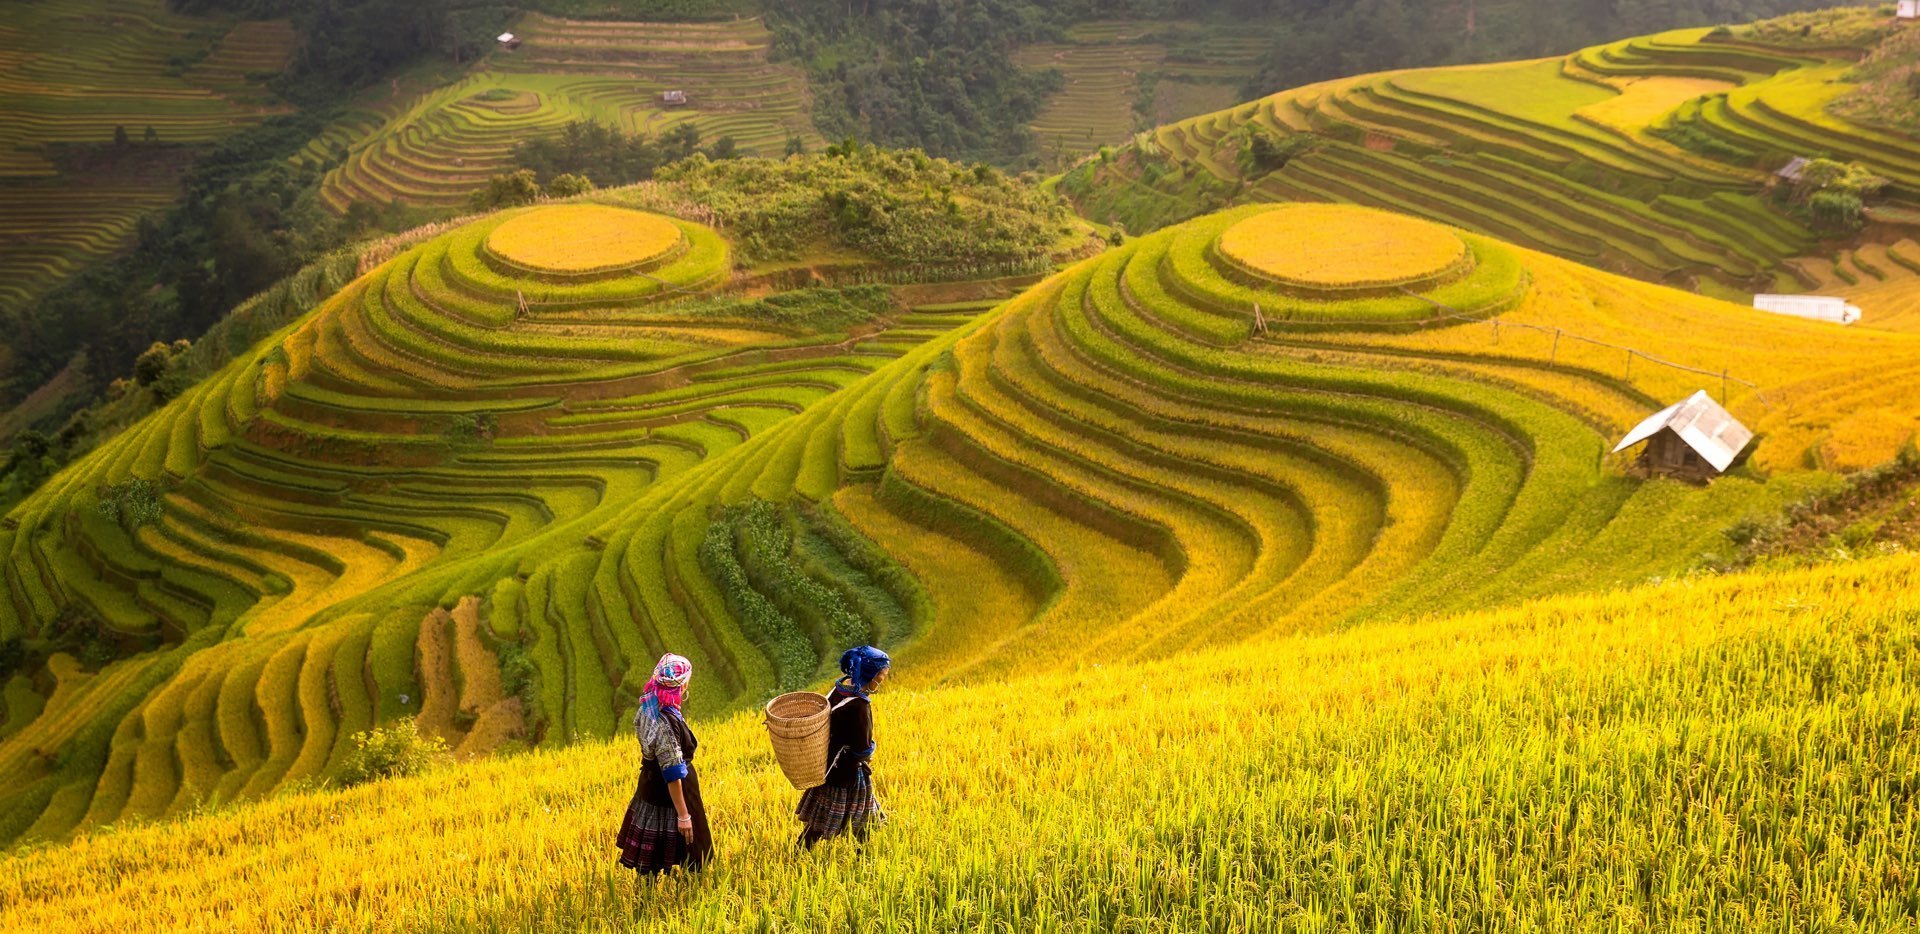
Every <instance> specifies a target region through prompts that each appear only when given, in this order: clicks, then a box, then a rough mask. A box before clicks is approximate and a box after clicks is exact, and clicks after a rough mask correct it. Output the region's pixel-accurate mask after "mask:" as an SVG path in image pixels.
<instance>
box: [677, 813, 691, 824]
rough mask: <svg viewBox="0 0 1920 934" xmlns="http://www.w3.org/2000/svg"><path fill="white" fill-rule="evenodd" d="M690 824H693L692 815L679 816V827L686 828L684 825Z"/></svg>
mask: <svg viewBox="0 0 1920 934" xmlns="http://www.w3.org/2000/svg"><path fill="white" fill-rule="evenodd" d="M691 823H693V815H692V814H682V815H680V824H681V826H686V825H688V824H691Z"/></svg>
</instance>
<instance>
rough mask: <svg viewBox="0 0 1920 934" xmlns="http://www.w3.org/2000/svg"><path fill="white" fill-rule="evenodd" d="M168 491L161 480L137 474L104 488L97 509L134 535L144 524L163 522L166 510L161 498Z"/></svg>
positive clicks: (110, 520)
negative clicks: (161, 519)
mask: <svg viewBox="0 0 1920 934" xmlns="http://www.w3.org/2000/svg"><path fill="white" fill-rule="evenodd" d="M164 493H165V490H164V489H163V488H162V487H161V486H160V484H159V483H158V482H157V481H153V480H148V479H146V478H144V477H134V478H132V479H130V480H127V481H126V482H124V483H116V484H113V485H112V486H109V487H106V488H104V489H102V490H101V491H100V501H99V502H98V503H96V504H95V505H94V509H96V510H98V511H99V513H100V515H101V516H102V517H103V518H105V519H106V520H107V521H109V522H117V523H119V524H120V527H121V528H123V529H126V530H127V532H128V534H132V533H133V532H134V531H135V530H137V529H139V528H140V527H141V526H143V525H147V524H149V523H153V522H158V521H160V514H161V513H162V512H163V511H164V509H165V504H164V503H163V502H162V501H161V497H162V496H163V495H164Z"/></svg>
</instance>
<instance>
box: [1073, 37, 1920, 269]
mask: <svg viewBox="0 0 1920 934" xmlns="http://www.w3.org/2000/svg"><path fill="white" fill-rule="evenodd" d="M1830 54H1833V55H1835V56H1838V55H1839V53H1838V52H1833V53H1830ZM1848 67H1849V62H1847V61H1845V60H1842V59H1840V58H1838V57H1834V58H1826V57H1821V55H1820V53H1817V52H1810V51H1807V50H1803V49H1798V48H1786V47H1776V46H1768V45H1764V44H1762V43H1761V42H1760V41H1759V40H1757V39H1748V40H1738V41H1733V40H1726V39H1720V38H1716V37H1713V36H1711V35H1710V34H1709V32H1708V30H1705V29H1691V30H1677V31H1674V32H1669V33H1662V34H1659V35H1655V36H1646V37H1640V38H1635V39H1627V40H1622V41H1620V42H1616V43H1612V44H1609V45H1605V46H1598V47H1594V48H1590V49H1584V50H1582V51H1580V52H1576V53H1574V54H1572V55H1569V56H1567V57H1565V58H1558V59H1543V60H1539V61H1532V62H1518V63H1508V64H1499V65H1476V66H1461V67H1452V68H1439V69H1422V70H1414V71H1403V72H1389V73H1383V74H1378V75H1369V76H1364V77H1360V78H1353V79H1343V80H1339V81H1332V82H1326V83H1322V84H1317V85H1312V86H1308V87H1305V88H1299V89H1296V90H1293V91H1287V92H1283V93H1280V94H1276V95H1273V96H1271V97H1268V98H1265V99H1262V100H1259V101H1254V102H1252V103H1248V104H1244V105H1241V106H1238V107H1234V108H1230V109H1228V110H1223V111H1220V112H1218V113H1214V114H1209V115H1206V116H1201V117H1195V118H1192V119H1190V120H1186V121H1183V122H1179V123H1176V124H1172V125H1169V126H1163V127H1161V128H1159V129H1157V130H1155V131H1154V132H1153V133H1152V134H1150V135H1148V136H1144V137H1142V138H1141V139H1140V140H1139V141H1137V142H1136V143H1135V144H1133V146H1131V147H1130V148H1129V150H1128V151H1127V152H1126V153H1124V154H1123V157H1122V158H1121V159H1119V160H1117V161H1116V162H1115V164H1113V165H1111V166H1106V167H1100V166H1089V167H1086V168H1083V169H1081V170H1079V172H1080V173H1081V175H1082V176H1083V177H1081V178H1078V179H1076V178H1075V176H1073V175H1069V176H1068V180H1067V181H1068V184H1067V185H1066V186H1065V189H1064V190H1067V191H1070V192H1072V193H1073V194H1074V196H1075V197H1076V198H1077V199H1078V200H1079V202H1080V205H1081V207H1082V209H1083V210H1085V211H1087V212H1088V213H1089V214H1090V215H1091V216H1094V217H1096V218H1100V219H1108V218H1111V219H1118V220H1122V221H1124V222H1126V224H1127V226H1128V228H1129V229H1133V230H1142V229H1151V228H1152V227H1154V226H1157V225H1158V224H1162V223H1166V222H1168V221H1172V220H1179V219H1181V218H1183V217H1185V216H1189V215H1191V214H1192V213H1194V212H1196V211H1198V210H1200V209H1201V208H1200V206H1201V205H1202V204H1206V203H1215V202H1217V201H1219V200H1222V199H1224V200H1226V201H1228V202H1229V203H1235V202H1243V203H1244V202H1255V201H1321V202H1331V203H1352V204H1361V205H1370V206H1375V207H1383V208H1387V209H1390V210H1394V211H1398V212H1402V213H1406V214H1411V215H1414V216H1417V217H1424V218H1427V219H1430V220H1434V221H1438V222H1441V223H1445V224H1451V225H1458V226H1462V227H1466V228H1468V229H1471V230H1476V231H1480V232H1483V233H1487V234H1491V235H1493V236H1497V237H1500V238H1502V239H1505V240H1508V241H1511V242H1514V243H1517V244H1520V245H1523V246H1527V247H1530V248H1534V249H1539V250H1543V251H1547V252H1551V253H1553V254H1555V255H1558V256H1562V257H1567V258H1570V259H1575V260H1578V261H1580V262H1583V263H1586V264H1589V265H1595V266H1599V267H1601V268H1604V269H1608V270H1610V271H1615V272H1623V273H1627V274H1630V275H1634V276H1637V277H1640V278H1644V279H1650V280H1654V281H1660V282H1666V283H1669V284H1679V285H1691V284H1693V283H1695V282H1698V281H1699V280H1701V279H1710V280H1713V281H1714V282H1715V283H1717V284H1718V285H1719V286H1720V287H1722V288H1732V289H1737V290H1746V291H1773V290H1778V289H1779V288H1781V287H1783V283H1781V282H1779V281H1777V280H1778V279H1780V278H1781V277H1783V276H1790V275H1791V273H1792V267H1790V266H1788V265H1787V263H1786V261H1787V260H1789V259H1791V258H1795V257H1799V256H1804V255H1807V254H1810V253H1817V252H1819V247H1818V245H1817V238H1816V236H1815V234H1814V233H1813V232H1812V231H1811V230H1809V229H1807V228H1806V227H1805V226H1804V225H1803V224H1801V223H1800V222H1799V221H1797V220H1794V219H1793V218H1791V217H1789V216H1787V215H1786V214H1785V213H1784V212H1782V211H1781V210H1780V209H1779V208H1777V207H1776V206H1774V205H1772V204H1771V203H1769V201H1768V199H1767V198H1766V197H1765V195H1764V193H1763V189H1764V187H1765V183H1766V178H1767V176H1766V172H1765V171H1763V168H1764V167H1766V166H1770V165H1773V164H1777V163H1779V162H1784V161H1785V159H1786V158H1787V157H1788V156H1791V155H1803V154H1805V155H1820V154H1826V155H1831V156H1833V157H1834V158H1839V159H1844V160H1853V161H1858V162H1861V163H1863V164H1864V165H1866V166H1868V167H1870V168H1871V169H1872V170H1873V171H1875V172H1877V173H1880V174H1882V175H1885V176H1886V177H1888V178H1890V179H1893V181H1894V183H1895V184H1894V187H1893V188H1892V190H1891V191H1890V193H1889V195H1888V197H1889V199H1890V201H1891V203H1892V204H1894V205H1902V204H1910V203H1912V202H1913V201H1914V200H1915V199H1916V198H1920V175H1916V174H1915V172H1916V170H1920V163H1912V160H1914V159H1915V158H1916V157H1915V156H1914V153H1916V152H1920V143H1916V141H1914V140H1912V139H1906V138H1900V137H1898V136H1896V135H1894V134H1891V133H1890V132H1888V131H1885V130H1879V129H1872V128H1867V127H1863V126H1859V125H1856V124H1852V123H1848V122H1846V121H1844V120H1842V119H1841V118H1838V117H1835V116H1832V115H1830V114H1828V113H1826V111H1825V110H1824V107H1825V106H1826V104H1828V103H1829V102H1831V101H1833V100H1836V99H1838V98H1839V97H1841V96H1843V95H1844V94H1846V93H1847V91H1848V89H1849V88H1850V87H1851V85H1849V84H1847V83H1846V82H1845V81H1843V80H1839V79H1840V78H1841V77H1842V76H1843V75H1844V74H1845V73H1846V71H1847V68H1848ZM1248 124H1252V125H1254V126H1257V127H1260V128H1262V129H1263V130H1265V131H1267V132H1270V133H1273V134H1276V135H1279V136H1289V135H1293V134H1300V133H1310V134H1314V135H1315V136H1317V137H1319V138H1320V146H1319V148H1317V149H1315V150H1313V151H1312V152H1309V153H1307V154H1305V155H1302V156H1300V157H1298V158H1295V159H1293V160H1291V161H1290V162H1288V163H1287V164H1286V166H1285V167H1284V168H1282V169H1279V170H1277V171H1271V172H1256V173H1255V174H1253V175H1250V176H1246V177H1243V176H1242V171H1243V170H1242V168H1241V166H1240V160H1239V153H1238V147H1239V142H1238V139H1239V134H1238V133H1237V132H1236V131H1237V130H1238V129H1239V128H1240V127H1242V126H1245V125H1248ZM1676 127H1686V128H1692V130H1694V131H1697V132H1699V133H1701V134H1704V135H1705V136H1706V137H1707V138H1711V139H1714V140H1717V141H1718V142H1719V143H1720V144H1723V145H1724V146H1725V147H1727V149H1726V151H1727V152H1732V153H1739V154H1741V156H1740V158H1737V159H1732V160H1720V159H1713V158H1708V157H1707V156H1704V155H1701V154H1699V153H1696V152H1692V151H1688V150H1684V149H1681V148H1679V147H1678V146H1676V145H1674V144H1673V143H1671V142H1668V141H1667V140H1666V139H1665V138H1664V137H1663V136H1662V135H1661V134H1662V133H1663V132H1666V131H1672V130H1674V129H1675V128H1676ZM1669 135H1670V134H1669ZM1150 163H1151V164H1157V165H1159V166H1160V167H1161V170H1160V171H1159V172H1158V173H1156V174H1157V176H1158V177H1157V179H1156V180H1155V181H1153V182H1151V183H1148V182H1146V181H1144V178H1145V168H1144V167H1145V166H1146V165H1148V164H1150ZM1910 163H1912V164H1910ZM1168 169H1191V171H1185V170H1181V171H1168ZM1792 284H1793V280H1791V279H1789V281H1788V282H1787V283H1785V285H1792ZM1811 285H1812V283H1811V282H1807V281H1804V279H1802V280H1800V281H1799V286H1800V287H1810V286H1811Z"/></svg>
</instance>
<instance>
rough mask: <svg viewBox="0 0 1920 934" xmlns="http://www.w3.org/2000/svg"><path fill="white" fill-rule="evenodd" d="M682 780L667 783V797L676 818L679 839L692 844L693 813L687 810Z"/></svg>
mask: <svg viewBox="0 0 1920 934" xmlns="http://www.w3.org/2000/svg"><path fill="white" fill-rule="evenodd" d="M682 781H684V780H683V779H678V778H676V779H674V780H673V781H670V782H668V783H667V797H669V798H672V799H673V813H674V814H675V815H677V816H678V819H679V824H680V838H681V839H683V840H685V841H687V842H688V843H692V842H693V812H691V811H689V810H687V793H686V792H685V791H684V790H682V789H681V787H680V785H681V783H682Z"/></svg>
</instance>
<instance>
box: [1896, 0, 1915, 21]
mask: <svg viewBox="0 0 1920 934" xmlns="http://www.w3.org/2000/svg"><path fill="white" fill-rule="evenodd" d="M1894 15H1895V16H1898V17H1899V18H1901V19H1920V0H1900V5H1899V6H1898V7H1896V8H1895V10H1894Z"/></svg>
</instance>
